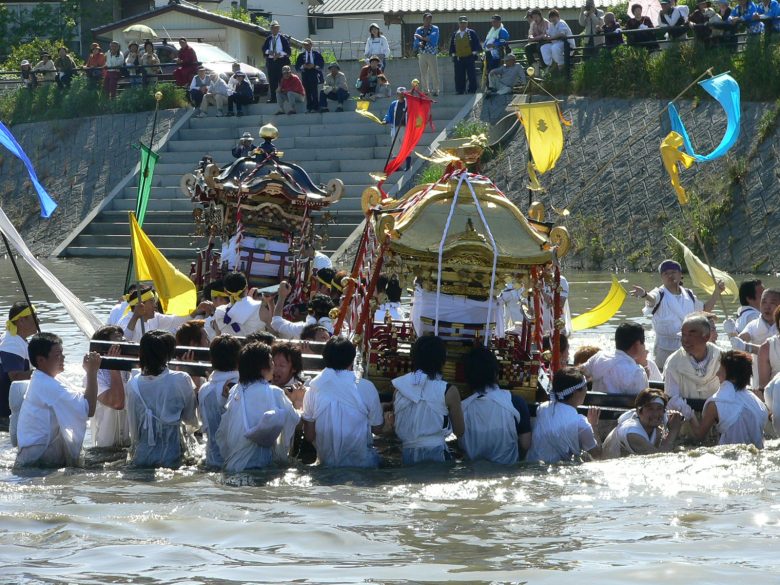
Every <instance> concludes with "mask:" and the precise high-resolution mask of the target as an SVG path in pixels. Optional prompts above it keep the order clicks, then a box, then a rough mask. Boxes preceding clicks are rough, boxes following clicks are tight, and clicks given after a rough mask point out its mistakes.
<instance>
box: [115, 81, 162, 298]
mask: <svg viewBox="0 0 780 585" xmlns="http://www.w3.org/2000/svg"><path fill="white" fill-rule="evenodd" d="M162 98H163V94H162V92H161V91H158V92H155V94H154V119H153V120H152V133H151V136H150V137H149V150H150V151H152V149H153V148H154V134H155V132H156V131H157V113H158V112H159V110H160V101H161V100H162ZM150 158H151V157H150V156H149V155H147V157H146V160H145V161H144V168H143V169H141V175H140V177H139V179H138V182H139V187H140V185H141V181H144V179H146V177H147V175H148V173H149V159H150ZM141 196H142V193H140V192H139V193H138V196H137V197H136V199H135V211H136V214H138V211H139V209H138V204H139V202H140V201H141ZM132 270H133V254H132V253H131V254H130V258H128V260H127V272H126V273H125V288H124V290H123V291H122V293H124V292H125V291H127V287H128V286H130V276H131V275H130V273H131V272H132Z"/></svg>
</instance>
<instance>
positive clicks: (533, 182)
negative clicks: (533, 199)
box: [528, 160, 544, 191]
mask: <svg viewBox="0 0 780 585" xmlns="http://www.w3.org/2000/svg"><path fill="white" fill-rule="evenodd" d="M528 188H529V189H530V190H531V191H544V187H542V185H541V183H539V177H537V176H536V170H535V169H534V163H532V162H531V161H530V160H529V161H528Z"/></svg>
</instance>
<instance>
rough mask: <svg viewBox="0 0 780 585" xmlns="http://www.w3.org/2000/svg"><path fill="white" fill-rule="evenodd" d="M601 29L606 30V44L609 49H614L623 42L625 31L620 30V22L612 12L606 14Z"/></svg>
mask: <svg viewBox="0 0 780 585" xmlns="http://www.w3.org/2000/svg"><path fill="white" fill-rule="evenodd" d="M601 30H602V31H603V32H604V46H605V47H606V48H607V49H614V48H615V47H619V46H620V45H622V44H623V31H621V30H620V23H618V21H617V19H616V18H615V15H614V14H613V13H612V12H607V13H606V14H605V15H604V26H603V27H602V28H601Z"/></svg>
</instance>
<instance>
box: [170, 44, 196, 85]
mask: <svg viewBox="0 0 780 585" xmlns="http://www.w3.org/2000/svg"><path fill="white" fill-rule="evenodd" d="M176 61H177V62H178V64H179V66H178V67H177V68H176V69H174V70H173V78H174V79H175V80H176V85H180V86H182V87H189V85H190V82H191V81H192V78H193V77H195V74H196V73H197V72H198V56H197V55H196V54H195V49H193V48H192V47H190V46H189V45H188V44H187V39H185V38H184V37H182V38H180V39H179V56H178V57H177V59H176Z"/></svg>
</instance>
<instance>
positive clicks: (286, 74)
mask: <svg viewBox="0 0 780 585" xmlns="http://www.w3.org/2000/svg"><path fill="white" fill-rule="evenodd" d="M304 93H305V92H304V89H303V83H302V82H301V78H300V77H298V76H297V75H295V73H293V72H292V68H291V67H290V66H289V65H285V66H284V67H282V79H281V81H280V82H279V89H277V90H276V101H277V102H279V111H278V112H276V113H277V114H284V113H287V114H295V113H296V106H295V104H297V103H301V104H302V103H305V101H306V98H305V97H304Z"/></svg>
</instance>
